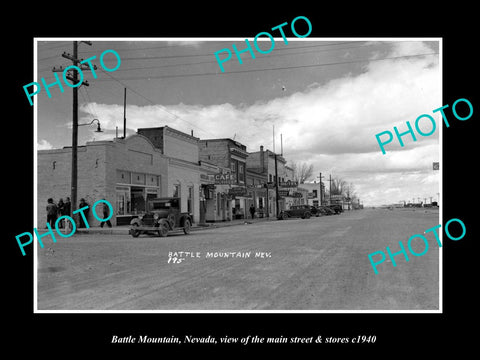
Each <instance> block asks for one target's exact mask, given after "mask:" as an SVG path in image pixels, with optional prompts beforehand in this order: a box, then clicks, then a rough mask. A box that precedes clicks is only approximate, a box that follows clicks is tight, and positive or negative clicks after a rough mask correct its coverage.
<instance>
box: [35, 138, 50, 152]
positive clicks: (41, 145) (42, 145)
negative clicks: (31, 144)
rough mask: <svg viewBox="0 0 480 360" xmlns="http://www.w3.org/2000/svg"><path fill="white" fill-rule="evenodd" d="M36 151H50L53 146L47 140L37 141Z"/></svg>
mask: <svg viewBox="0 0 480 360" xmlns="http://www.w3.org/2000/svg"><path fill="white" fill-rule="evenodd" d="M37 149H38V150H50V149H53V146H52V144H50V143H49V142H48V141H47V140H44V139H41V140H39V141H37Z"/></svg>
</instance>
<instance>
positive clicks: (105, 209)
mask: <svg viewBox="0 0 480 360" xmlns="http://www.w3.org/2000/svg"><path fill="white" fill-rule="evenodd" d="M103 200H105V199H103ZM109 216H110V209H109V207H108V205H107V203H105V202H104V203H103V219H104V220H105V219H106V218H108V217H109ZM105 222H106V223H107V225H108V227H109V228H111V227H112V223H111V222H110V219H108V220H107V221H102V223H101V224H100V227H101V228H103V225H104V224H105Z"/></svg>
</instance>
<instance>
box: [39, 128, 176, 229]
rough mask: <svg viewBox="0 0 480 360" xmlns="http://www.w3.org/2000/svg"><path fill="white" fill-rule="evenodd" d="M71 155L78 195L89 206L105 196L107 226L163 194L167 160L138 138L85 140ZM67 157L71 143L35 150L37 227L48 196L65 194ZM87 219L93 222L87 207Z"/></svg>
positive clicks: (126, 218)
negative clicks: (110, 212)
mask: <svg viewBox="0 0 480 360" xmlns="http://www.w3.org/2000/svg"><path fill="white" fill-rule="evenodd" d="M77 158H78V186H77V197H78V199H81V198H84V199H85V200H86V202H87V204H89V205H93V203H94V202H96V201H98V200H100V199H105V200H107V201H108V202H109V203H110V204H111V205H112V207H113V209H114V216H113V217H112V219H111V221H112V223H113V224H116V225H123V224H128V223H129V222H130V220H131V219H132V218H133V217H134V216H136V215H137V214H139V213H141V212H143V211H145V203H146V201H147V200H148V199H150V198H156V197H160V196H166V195H167V185H168V183H167V181H168V159H167V158H166V157H165V156H164V155H163V154H162V152H161V151H160V150H158V149H156V148H155V147H154V146H153V144H152V143H151V142H150V140H149V139H147V138H146V137H144V136H141V135H132V136H129V137H127V138H126V139H123V138H116V139H114V140H112V141H94V142H87V143H86V145H84V146H79V147H78V152H77ZM71 159H72V148H71V147H64V148H63V149H53V150H39V151H38V152H37V166H38V167H37V204H38V207H37V219H38V224H37V225H39V226H42V224H44V223H45V222H46V212H45V205H46V202H47V199H48V198H53V199H54V201H55V202H57V201H58V200H59V199H60V198H62V199H63V200H65V199H66V198H67V197H70V193H71ZM76 208H78V204H77V206H76ZM98 213H99V214H100V213H101V212H100V211H98ZM87 220H88V222H89V224H92V225H93V226H96V225H98V224H99V221H98V220H96V219H95V218H94V216H93V215H92V212H91V211H90V212H89V215H88V218H87Z"/></svg>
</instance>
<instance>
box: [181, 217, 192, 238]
mask: <svg viewBox="0 0 480 360" xmlns="http://www.w3.org/2000/svg"><path fill="white" fill-rule="evenodd" d="M191 227H192V225H191V224H190V220H189V219H185V222H184V224H183V232H184V233H185V235H188V234H190V230H191Z"/></svg>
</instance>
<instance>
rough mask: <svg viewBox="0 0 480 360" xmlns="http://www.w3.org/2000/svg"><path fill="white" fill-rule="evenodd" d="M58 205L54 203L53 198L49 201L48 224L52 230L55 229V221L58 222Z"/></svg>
mask: <svg viewBox="0 0 480 360" xmlns="http://www.w3.org/2000/svg"><path fill="white" fill-rule="evenodd" d="M57 212H58V209H57V205H55V203H54V202H53V199H52V198H48V199H47V223H48V224H49V225H50V227H51V228H54V227H55V221H56V220H57Z"/></svg>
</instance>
